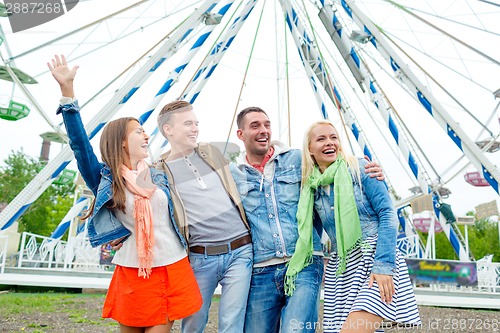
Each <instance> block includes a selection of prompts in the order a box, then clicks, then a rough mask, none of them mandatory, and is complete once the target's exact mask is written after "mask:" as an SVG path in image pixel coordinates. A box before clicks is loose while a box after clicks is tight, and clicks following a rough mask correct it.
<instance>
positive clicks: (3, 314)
mask: <svg viewBox="0 0 500 333" xmlns="http://www.w3.org/2000/svg"><path fill="white" fill-rule="evenodd" d="M33 295H40V294H31V295H30V294H14V295H13V294H8V293H4V294H0V304H1V305H0V332H9V333H14V332H32V333H45V332H47V333H48V332H54V333H55V332H57V333H70V332H84V333H108V332H118V326H117V325H116V323H115V322H114V321H113V320H109V319H102V318H101V313H100V310H101V307H102V304H103V301H104V295H72V294H68V295H66V294H50V293H49V294H47V295H44V296H38V298H36V297H35V296H33ZM40 298H41V299H40ZM2 299H3V301H4V302H2ZM217 306H218V303H217V302H214V303H213V304H212V307H211V309H210V311H211V312H210V318H209V322H208V325H207V328H206V330H205V332H206V333H216V332H217ZM419 309H420V315H421V318H422V323H423V326H422V328H420V329H392V330H388V331H387V332H408V333H409V332H419V333H426V332H432V333H438V332H439V333H454V332H472V333H486V332H500V327H499V326H500V311H484V310H464V309H454V308H432V307H419ZM173 332H180V323H176V324H175V325H174V330H173ZM317 332H318V333H321V332H322V330H321V329H318V330H317ZM258 333H266V332H258Z"/></svg>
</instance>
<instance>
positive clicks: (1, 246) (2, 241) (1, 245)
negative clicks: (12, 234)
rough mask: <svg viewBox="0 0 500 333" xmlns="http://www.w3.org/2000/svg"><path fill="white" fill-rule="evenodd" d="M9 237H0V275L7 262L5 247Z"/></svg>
mask: <svg viewBox="0 0 500 333" xmlns="http://www.w3.org/2000/svg"><path fill="white" fill-rule="evenodd" d="M8 244H9V237H7V236H3V235H0V274H2V273H3V272H4V271H5V262H6V260H7V245H8Z"/></svg>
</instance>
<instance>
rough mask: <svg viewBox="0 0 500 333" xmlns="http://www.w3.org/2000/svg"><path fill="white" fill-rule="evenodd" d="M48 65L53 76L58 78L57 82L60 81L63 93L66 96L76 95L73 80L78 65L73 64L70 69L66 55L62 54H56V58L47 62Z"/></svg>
mask: <svg viewBox="0 0 500 333" xmlns="http://www.w3.org/2000/svg"><path fill="white" fill-rule="evenodd" d="M47 66H48V67H49V70H50V72H51V73H52V76H53V77H54V78H55V79H56V81H57V83H59V86H60V87H61V92H62V95H63V96H65V97H74V95H75V92H74V90H73V80H74V79H75V76H76V71H77V70H78V66H73V68H72V69H70V68H69V67H68V63H67V62H66V57H65V56H64V55H61V57H59V56H58V55H55V56H54V59H51V61H49V62H47Z"/></svg>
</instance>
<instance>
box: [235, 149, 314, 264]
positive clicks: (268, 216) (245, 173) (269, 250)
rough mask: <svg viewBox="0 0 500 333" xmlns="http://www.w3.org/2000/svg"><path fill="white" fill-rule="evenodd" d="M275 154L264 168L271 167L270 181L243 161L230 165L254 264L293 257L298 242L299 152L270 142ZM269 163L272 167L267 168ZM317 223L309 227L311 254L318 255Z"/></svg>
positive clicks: (243, 159)
mask: <svg viewBox="0 0 500 333" xmlns="http://www.w3.org/2000/svg"><path fill="white" fill-rule="evenodd" d="M273 146H274V149H275V152H274V155H273V157H271V159H270V160H269V161H268V162H267V164H266V169H265V170H264V172H265V173H266V172H267V171H268V168H270V167H272V165H274V172H273V176H272V178H271V179H266V177H265V176H264V174H263V173H262V172H260V171H258V170H257V169H255V168H254V167H252V166H250V165H249V164H248V163H247V162H246V156H242V158H241V159H240V160H239V161H238V164H234V163H232V164H231V173H232V174H233V178H234V181H235V182H236V186H237V187H238V191H239V193H240V197H241V200H242V202H243V207H244V208H245V213H246V215H247V220H248V222H249V223H250V227H251V230H252V242H253V250H254V263H256V264H257V263H260V262H263V261H266V260H269V259H272V258H284V257H289V256H291V255H293V253H294V252H295V244H296V243H297V239H298V226H297V218H296V214H297V205H298V202H299V196H300V181H301V154H300V150H297V149H289V148H285V147H284V146H283V145H281V144H279V143H277V142H276V143H273ZM271 164H272V165H271ZM321 232H322V230H321V223H320V221H319V220H318V219H316V221H315V228H313V242H314V251H317V252H322V247H321V239H320V236H319V235H320V234H321Z"/></svg>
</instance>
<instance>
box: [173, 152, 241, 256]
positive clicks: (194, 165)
mask: <svg viewBox="0 0 500 333" xmlns="http://www.w3.org/2000/svg"><path fill="white" fill-rule="evenodd" d="M167 165H168V167H169V168H170V170H171V171H172V174H173V177H174V184H175V187H176V188H177V190H178V191H179V194H180V196H181V199H182V202H183V203H184V207H185V208H186V212H187V217H188V222H189V245H190V246H194V245H221V244H225V243H229V242H231V241H233V240H235V239H238V238H240V237H242V236H244V235H246V234H248V230H247V228H246V226H245V224H244V223H243V221H242V219H241V216H240V214H239V211H238V209H237V208H236V206H235V205H234V203H233V202H232V200H231V198H230V197H229V195H228V194H227V191H226V189H225V188H224V186H223V185H222V182H221V180H220V178H219V176H218V175H217V173H216V172H215V171H214V170H213V169H212V168H211V167H210V166H209V165H208V164H206V163H205V162H204V161H203V160H202V159H201V157H200V156H199V155H198V154H197V153H196V152H193V153H192V154H191V155H188V156H184V157H182V158H179V159H176V160H173V161H169V162H167Z"/></svg>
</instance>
